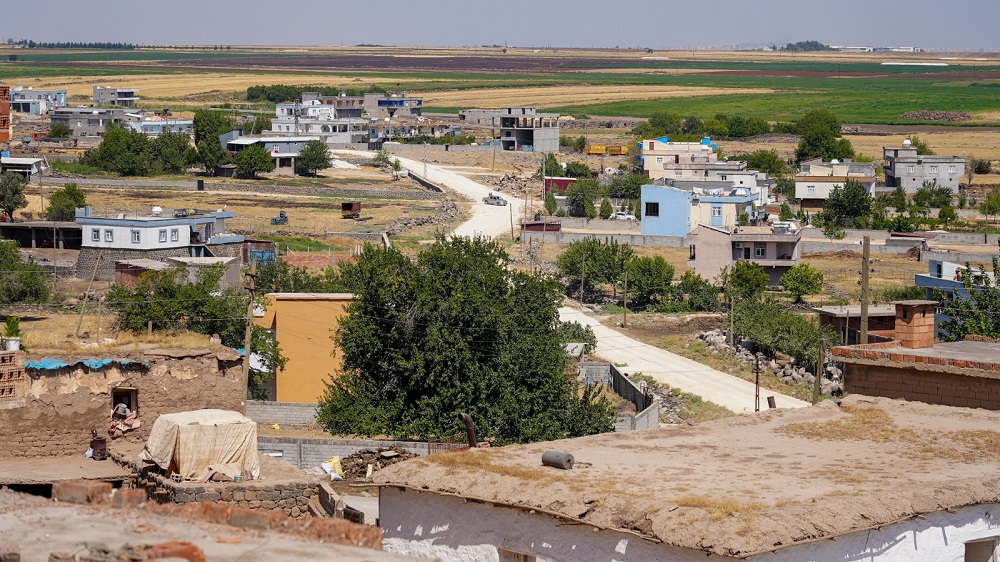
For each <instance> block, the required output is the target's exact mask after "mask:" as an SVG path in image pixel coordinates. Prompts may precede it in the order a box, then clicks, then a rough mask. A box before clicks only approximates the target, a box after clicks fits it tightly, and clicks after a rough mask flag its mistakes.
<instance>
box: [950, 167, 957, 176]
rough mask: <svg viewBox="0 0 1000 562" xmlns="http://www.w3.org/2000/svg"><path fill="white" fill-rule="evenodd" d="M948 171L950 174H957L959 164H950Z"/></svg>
mask: <svg viewBox="0 0 1000 562" xmlns="http://www.w3.org/2000/svg"><path fill="white" fill-rule="evenodd" d="M948 173H949V174H957V173H958V167H957V166H948Z"/></svg>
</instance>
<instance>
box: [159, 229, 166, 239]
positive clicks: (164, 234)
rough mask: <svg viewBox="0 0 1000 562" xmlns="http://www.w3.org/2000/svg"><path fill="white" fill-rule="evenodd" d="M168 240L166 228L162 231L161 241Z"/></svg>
mask: <svg viewBox="0 0 1000 562" xmlns="http://www.w3.org/2000/svg"><path fill="white" fill-rule="evenodd" d="M166 241H167V229H165V228H164V229H163V230H161V231H160V242H166Z"/></svg>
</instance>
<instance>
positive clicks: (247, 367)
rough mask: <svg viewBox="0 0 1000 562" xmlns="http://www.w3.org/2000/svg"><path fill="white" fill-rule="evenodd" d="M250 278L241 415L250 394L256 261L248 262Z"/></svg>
mask: <svg viewBox="0 0 1000 562" xmlns="http://www.w3.org/2000/svg"><path fill="white" fill-rule="evenodd" d="M247 277H249V278H250V286H249V287H247V290H248V292H249V293H250V298H249V299H248V302H247V329H246V336H245V338H244V340H243V350H244V351H245V352H246V354H245V355H244V356H243V397H242V400H241V402H240V403H241V404H243V415H246V413H247V396H249V394H250V342H251V340H252V338H253V297H254V293H255V292H256V290H257V261H256V260H255V261H252V262H250V273H249V274H248V275H247Z"/></svg>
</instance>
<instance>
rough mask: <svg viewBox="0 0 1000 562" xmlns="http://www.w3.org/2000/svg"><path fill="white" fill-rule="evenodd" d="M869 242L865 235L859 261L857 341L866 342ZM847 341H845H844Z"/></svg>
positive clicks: (869, 265) (869, 271)
mask: <svg viewBox="0 0 1000 562" xmlns="http://www.w3.org/2000/svg"><path fill="white" fill-rule="evenodd" d="M871 242H872V239H871V237H870V236H865V238H864V242H863V244H864V252H863V253H862V256H863V258H862V263H861V337H860V338H859V339H858V343H860V344H866V343H868V301H869V300H870V299H869V296H868V289H869V281H870V276H869V274H870V273H871V270H872V266H871V250H872V247H871ZM849 332H850V327H848V333H849ZM844 343H847V342H844Z"/></svg>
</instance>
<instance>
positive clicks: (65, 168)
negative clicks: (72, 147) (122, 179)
mask: <svg viewBox="0 0 1000 562" xmlns="http://www.w3.org/2000/svg"><path fill="white" fill-rule="evenodd" d="M51 166H52V171H54V172H63V173H67V174H77V175H80V176H102V177H117V174H111V173H108V172H105V171H104V170H102V169H100V168H95V167H93V166H88V165H86V164H81V163H79V162H68V161H66V160H53V161H52V163H51Z"/></svg>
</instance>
